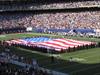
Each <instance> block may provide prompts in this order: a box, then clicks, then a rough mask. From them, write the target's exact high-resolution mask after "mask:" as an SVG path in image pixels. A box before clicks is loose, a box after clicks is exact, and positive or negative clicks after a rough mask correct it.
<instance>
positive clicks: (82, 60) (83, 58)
mask: <svg viewBox="0 0 100 75" xmlns="http://www.w3.org/2000/svg"><path fill="white" fill-rule="evenodd" d="M32 36H49V37H59V38H63V37H65V38H72V39H79V40H88V41H95V42H100V39H99V38H86V37H77V36H75V37H70V36H61V35H49V34H39V33H38V34H37V33H27V34H26V33H24V34H8V35H0V40H9V39H13V38H24V37H32ZM0 49H1V50H2V48H0ZM11 51H12V52H13V53H16V54H17V55H20V56H25V57H26V58H27V59H28V60H31V59H33V58H35V59H37V61H38V63H39V65H40V66H41V67H44V68H47V69H51V70H55V71H60V72H64V73H68V74H70V75H100V48H92V49H85V50H78V51H76V52H71V53H62V54H48V53H41V52H37V51H34V50H27V49H23V48H19V47H18V48H15V47H13V48H11ZM52 55H54V56H55V61H54V62H51V58H50V56H52Z"/></svg>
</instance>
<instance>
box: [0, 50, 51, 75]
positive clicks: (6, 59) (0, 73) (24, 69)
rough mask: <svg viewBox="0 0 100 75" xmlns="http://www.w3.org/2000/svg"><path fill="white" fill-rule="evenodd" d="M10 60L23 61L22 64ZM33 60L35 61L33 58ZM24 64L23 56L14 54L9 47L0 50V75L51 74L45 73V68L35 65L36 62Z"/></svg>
mask: <svg viewBox="0 0 100 75" xmlns="http://www.w3.org/2000/svg"><path fill="white" fill-rule="evenodd" d="M11 60H13V61H18V62H20V63H24V66H23V64H22V65H21V64H20V65H18V64H16V63H15V62H13V63H11ZM18 62H17V63H18ZM28 62H30V61H28ZM34 62H36V60H35V59H34ZM25 64H26V62H25V57H21V56H19V55H16V54H15V53H13V52H11V51H10V49H9V48H5V50H3V51H2V50H1V51H0V75H52V74H49V73H47V71H46V70H45V69H44V70H42V69H39V67H38V66H37V67H36V66H35V65H36V64H35V65H34V64H29V63H27V65H25Z"/></svg>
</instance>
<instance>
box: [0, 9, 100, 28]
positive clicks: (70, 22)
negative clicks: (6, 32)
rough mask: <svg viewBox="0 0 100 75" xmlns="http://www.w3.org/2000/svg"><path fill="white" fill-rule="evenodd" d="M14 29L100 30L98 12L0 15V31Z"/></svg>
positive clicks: (99, 14)
mask: <svg viewBox="0 0 100 75" xmlns="http://www.w3.org/2000/svg"><path fill="white" fill-rule="evenodd" d="M15 27H20V28H21V27H25V28H27V27H33V28H37V29H39V28H40V29H51V28H53V29H68V28H89V29H100V11H86V12H62V13H43V14H33V13H13V14H3V15H2V14H0V29H2V28H7V29H8V28H15Z"/></svg>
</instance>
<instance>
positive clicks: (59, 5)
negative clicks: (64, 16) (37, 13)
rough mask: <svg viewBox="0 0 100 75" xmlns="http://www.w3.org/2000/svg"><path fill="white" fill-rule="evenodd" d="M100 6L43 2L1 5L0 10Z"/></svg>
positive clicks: (73, 2)
mask: <svg viewBox="0 0 100 75" xmlns="http://www.w3.org/2000/svg"><path fill="white" fill-rule="evenodd" d="M99 5H100V1H99V0H96V1H95V0H93V1H77V2H76V1H69V2H61V3H60V2H59V3H58V2H54V3H49V2H46V3H45V2H44V3H43V4H42V3H37V4H36V3H34V2H33V3H25V4H23V3H22V4H21V3H20V4H9V5H1V6H0V10H2V11H6V10H9V11H12V10H39V9H65V8H80V7H98V6H99Z"/></svg>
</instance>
